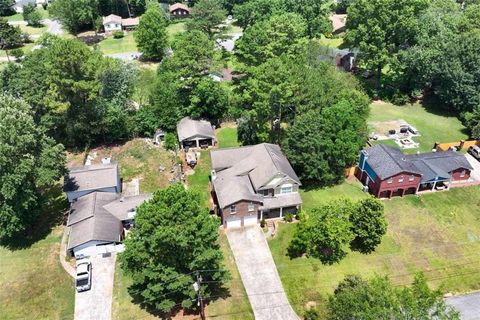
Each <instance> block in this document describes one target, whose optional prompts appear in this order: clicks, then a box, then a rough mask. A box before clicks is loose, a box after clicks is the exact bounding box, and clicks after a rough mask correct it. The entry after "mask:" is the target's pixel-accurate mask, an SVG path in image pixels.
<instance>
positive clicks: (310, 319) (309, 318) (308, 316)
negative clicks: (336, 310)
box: [303, 308, 320, 320]
mask: <svg viewBox="0 0 480 320" xmlns="http://www.w3.org/2000/svg"><path fill="white" fill-rule="evenodd" d="M303 319H305V320H317V319H320V314H319V313H318V311H317V310H316V309H314V308H310V309H309V310H307V311H305V315H304V316H303Z"/></svg>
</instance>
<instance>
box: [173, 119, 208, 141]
mask: <svg viewBox="0 0 480 320" xmlns="http://www.w3.org/2000/svg"><path fill="white" fill-rule="evenodd" d="M177 134H178V139H179V140H180V141H184V140H188V139H190V138H192V137H195V136H200V137H205V138H212V139H215V131H214V130H213V127H212V124H211V123H210V122H209V121H206V120H192V119H190V118H189V117H185V118H183V119H182V120H180V121H179V122H178V124H177Z"/></svg>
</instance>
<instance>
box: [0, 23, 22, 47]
mask: <svg viewBox="0 0 480 320" xmlns="http://www.w3.org/2000/svg"><path fill="white" fill-rule="evenodd" d="M22 43H23V37H22V31H21V30H20V28H19V27H18V26H16V27H15V26H12V25H10V24H9V23H8V21H7V19H4V18H0V49H2V50H6V49H13V48H17V47H20V46H21V45H22Z"/></svg>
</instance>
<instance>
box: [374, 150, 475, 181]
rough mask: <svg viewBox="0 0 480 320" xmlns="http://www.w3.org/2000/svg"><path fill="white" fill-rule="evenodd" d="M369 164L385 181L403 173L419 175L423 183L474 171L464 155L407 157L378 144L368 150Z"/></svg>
mask: <svg viewBox="0 0 480 320" xmlns="http://www.w3.org/2000/svg"><path fill="white" fill-rule="evenodd" d="M366 152H367V154H368V159H367V163H368V164H369V165H370V167H371V168H372V169H373V170H374V171H375V173H376V174H377V175H378V176H379V177H380V179H382V180H384V179H386V178H389V177H391V176H394V175H397V174H399V173H402V172H409V173H414V174H419V175H421V176H422V182H425V181H430V180H432V179H434V178H435V177H442V178H449V177H450V172H452V171H453V170H456V169H459V168H464V169H468V170H473V168H472V166H471V165H470V163H469V162H468V160H467V158H465V156H464V155H462V154H460V153H457V152H454V151H443V152H428V153H420V154H411V155H405V154H403V153H402V152H401V151H400V149H396V148H392V147H389V146H386V145H383V144H378V145H376V146H373V147H371V148H368V149H366Z"/></svg>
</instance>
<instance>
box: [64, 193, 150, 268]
mask: <svg viewBox="0 0 480 320" xmlns="http://www.w3.org/2000/svg"><path fill="white" fill-rule="evenodd" d="M150 198H151V195H150V194H144V195H138V196H131V197H122V196H121V195H119V194H117V193H112V192H93V193H89V194H88V195H85V196H82V197H80V198H78V199H77V200H76V201H75V202H73V203H72V205H71V207H70V214H69V216H68V221H67V227H69V228H70V233H69V239H68V246H67V250H68V251H69V252H70V253H71V254H73V255H74V256H75V257H76V258H77V259H79V258H82V257H88V256H91V255H95V254H97V253H102V252H104V251H105V249H104V248H105V246H106V245H115V244H118V243H120V242H121V241H122V239H123V236H124V226H126V225H128V224H129V223H131V222H132V221H133V220H134V218H135V214H136V208H137V207H138V206H139V205H140V204H142V203H143V202H144V201H147V200H149V199H150Z"/></svg>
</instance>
